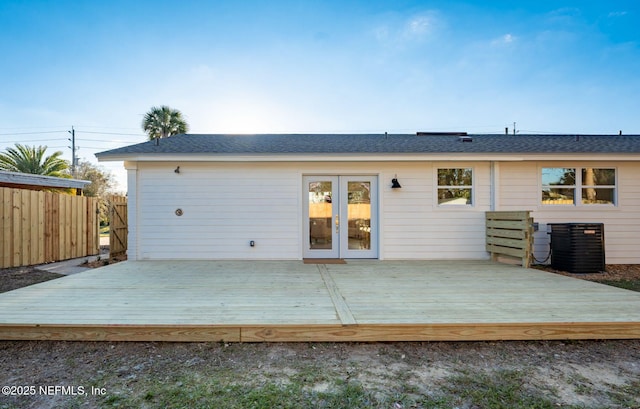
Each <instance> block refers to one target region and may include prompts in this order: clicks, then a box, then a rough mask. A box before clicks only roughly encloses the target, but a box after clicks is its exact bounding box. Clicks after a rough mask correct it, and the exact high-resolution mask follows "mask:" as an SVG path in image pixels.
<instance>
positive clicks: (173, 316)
mask: <svg viewBox="0 0 640 409" xmlns="http://www.w3.org/2000/svg"><path fill="white" fill-rule="evenodd" d="M590 338H591V339H605V338H607V339H612V338H640V293H637V292H633V291H629V290H623V289H618V288H613V287H609V286H605V285H601V284H597V283H592V282H587V281H583V280H578V279H574V278H570V277H565V276H560V275H556V274H551V273H547V272H543V271H539V270H532V269H523V268H520V267H515V266H506V265H501V264H495V263H491V262H487V261H374V260H349V261H348V263H347V264H326V265H323V264H317V265H313V264H312V265H307V264H303V262H302V261H167V262H155V261H154V262H151V261H137V262H124V263H118V264H115V265H111V266H107V267H103V268H99V269H96V270H92V271H88V272H85V273H81V274H77V275H72V276H68V277H64V278H61V279H57V280H52V281H48V282H45V283H40V284H36V285H33V286H30V287H25V288H22V289H18V290H14V291H10V292H8V293H4V294H0V339H67V340H129V341H143V340H144V341H148V340H158V341H204V340H209V341H213V340H215V341H218V340H225V341H231V342H238V341H242V342H259V341H394V340H400V341H402V340H412V341H416V340H423V341H428V340H497V339H590Z"/></svg>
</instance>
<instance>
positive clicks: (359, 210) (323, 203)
mask: <svg viewBox="0 0 640 409" xmlns="http://www.w3.org/2000/svg"><path fill="white" fill-rule="evenodd" d="M377 182H378V178H377V177H376V176H305V177H303V186H304V187H303V189H304V191H303V198H304V200H303V202H304V204H303V206H304V218H305V223H304V233H303V237H304V243H303V256H304V257H305V258H378V206H377V204H378V183H377Z"/></svg>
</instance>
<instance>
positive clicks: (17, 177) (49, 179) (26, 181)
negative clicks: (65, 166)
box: [0, 170, 91, 189]
mask: <svg viewBox="0 0 640 409" xmlns="http://www.w3.org/2000/svg"><path fill="white" fill-rule="evenodd" d="M90 183H91V181H90V180H79V179H67V178H57V177H53V176H42V175H32V174H30V173H16V172H6V171H3V170H0V186H2V187H20V188H28V189H34V188H36V189H37V188H58V189H84V187H85V186H86V185H88V184H90Z"/></svg>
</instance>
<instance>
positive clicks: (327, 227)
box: [309, 181, 333, 250]
mask: <svg viewBox="0 0 640 409" xmlns="http://www.w3.org/2000/svg"><path fill="white" fill-rule="evenodd" d="M332 196H333V186H332V183H331V181H320V182H309V248H310V249H321V250H322V249H324V250H330V249H332V248H333V247H332V246H333V243H332V241H333V235H332V225H331V215H332V214H333V209H332V207H331V206H332V205H333V203H332V202H333V200H332Z"/></svg>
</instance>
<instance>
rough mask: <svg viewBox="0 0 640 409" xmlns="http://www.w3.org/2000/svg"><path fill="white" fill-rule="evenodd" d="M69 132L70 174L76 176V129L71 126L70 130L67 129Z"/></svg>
mask: <svg viewBox="0 0 640 409" xmlns="http://www.w3.org/2000/svg"><path fill="white" fill-rule="evenodd" d="M67 132H69V133H70V134H71V139H69V140H70V141H71V146H70V148H71V175H73V177H74V178H75V177H76V164H77V160H76V130H75V129H73V126H72V127H71V130H70V131H67Z"/></svg>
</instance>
